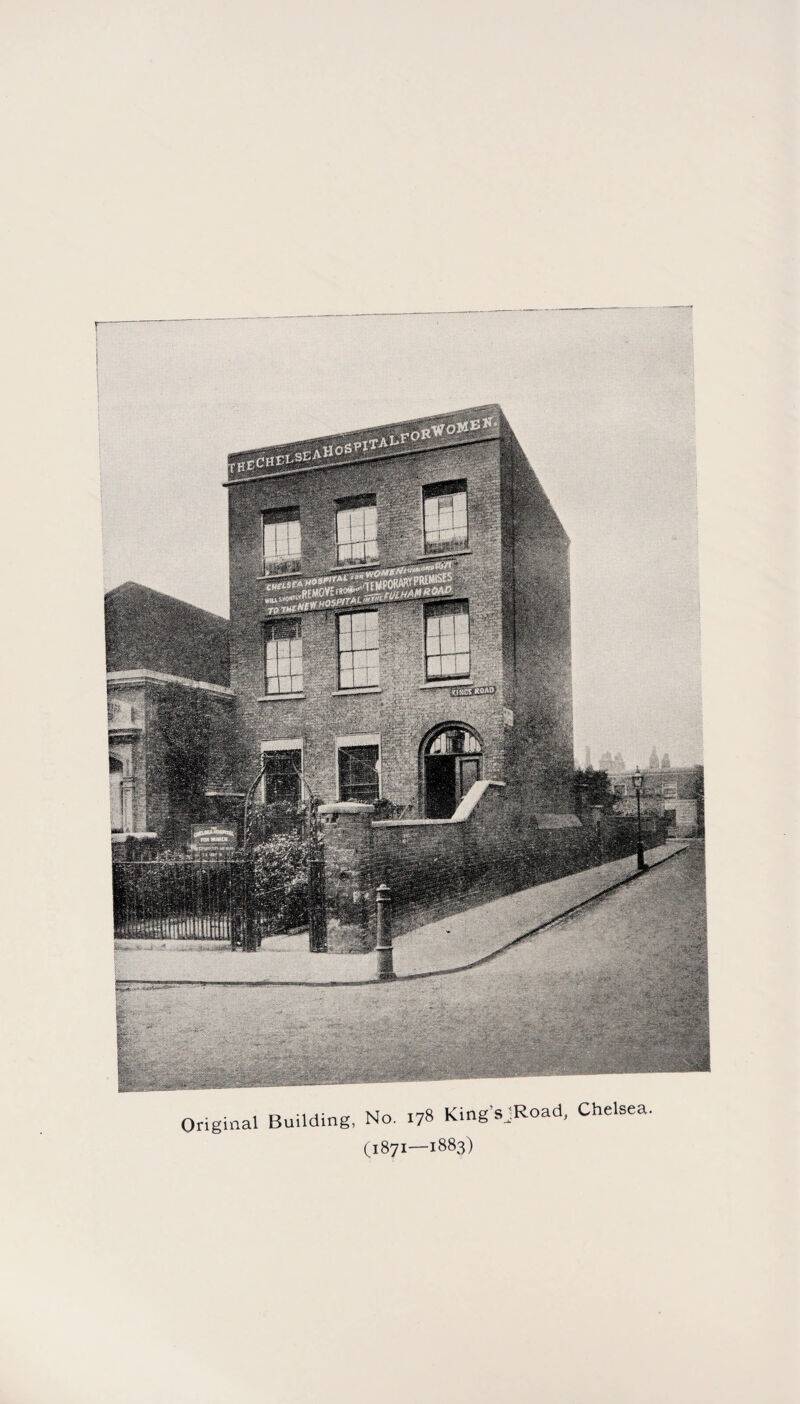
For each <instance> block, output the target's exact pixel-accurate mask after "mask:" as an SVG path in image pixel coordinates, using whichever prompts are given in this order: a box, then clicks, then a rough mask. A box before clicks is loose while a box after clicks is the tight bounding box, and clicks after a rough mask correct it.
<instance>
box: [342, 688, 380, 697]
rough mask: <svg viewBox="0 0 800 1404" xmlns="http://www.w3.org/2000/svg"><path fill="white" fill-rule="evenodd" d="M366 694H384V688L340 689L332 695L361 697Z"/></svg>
mask: <svg viewBox="0 0 800 1404" xmlns="http://www.w3.org/2000/svg"><path fill="white" fill-rule="evenodd" d="M365 692H369V693H376V692H383V688H382V687H340V688H337V690H336V691H335V692H334V693H333V694H332V696H333V697H360V696H363V694H364V693H365Z"/></svg>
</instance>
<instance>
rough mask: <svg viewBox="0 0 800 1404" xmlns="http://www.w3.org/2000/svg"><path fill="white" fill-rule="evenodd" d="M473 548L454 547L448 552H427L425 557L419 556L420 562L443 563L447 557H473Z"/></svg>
mask: <svg viewBox="0 0 800 1404" xmlns="http://www.w3.org/2000/svg"><path fill="white" fill-rule="evenodd" d="M471 555H472V547H471V546H454V547H453V548H452V550H448V551H426V552H425V555H424V556H417V560H418V561H441V560H442V559H443V558H446V557H447V556H471Z"/></svg>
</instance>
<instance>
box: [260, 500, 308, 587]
mask: <svg viewBox="0 0 800 1404" xmlns="http://www.w3.org/2000/svg"><path fill="white" fill-rule="evenodd" d="M262 520H263V541H264V574H265V575H269V574H280V573H281V571H284V570H286V571H295V570H299V568H300V516H299V513H298V510H297V508H295V507H290V508H285V509H281V510H279V511H276V512H264V514H263V518H262Z"/></svg>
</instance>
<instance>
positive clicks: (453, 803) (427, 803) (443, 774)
mask: <svg viewBox="0 0 800 1404" xmlns="http://www.w3.org/2000/svg"><path fill="white" fill-rule="evenodd" d="M482 762H483V743H482V742H481V738H480V736H478V734H477V732H475V731H473V730H472V728H471V727H467V726H464V724H463V722H446V723H445V724H444V725H443V726H438V727H437V728H436V730H435V731H432V732H431V733H430V734H429V735H428V736H427V737H426V738H425V740H424V741H423V743H422V748H421V770H422V798H423V806H422V807H423V813H424V815H425V818H426V819H449V818H450V817H451V816H452V815H453V814H454V813H455V811H456V809H457V808H458V806H459V804H460V803H461V800H462V799H463V797H464V795H465V794H466V793H467V791H468V790H469V789H470V788H471V787H472V785H473V784H474V783H475V781H476V780H480V778H481V770H482Z"/></svg>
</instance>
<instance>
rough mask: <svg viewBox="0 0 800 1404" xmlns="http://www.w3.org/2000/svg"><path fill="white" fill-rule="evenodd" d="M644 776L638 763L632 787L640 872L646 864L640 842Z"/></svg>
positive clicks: (643, 870)
mask: <svg viewBox="0 0 800 1404" xmlns="http://www.w3.org/2000/svg"><path fill="white" fill-rule="evenodd" d="M643 780H644V776H643V775H642V772H641V770H640V769H639V767H638V765H637V767H636V769H635V770H634V772H633V788H634V790H635V791H636V827H637V833H638V842H637V844H636V867H637V869H638V871H639V872H640V873H643V872H645V870H646V868H647V864H646V863H645V861H644V844H643V843H642V782H643Z"/></svg>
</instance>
